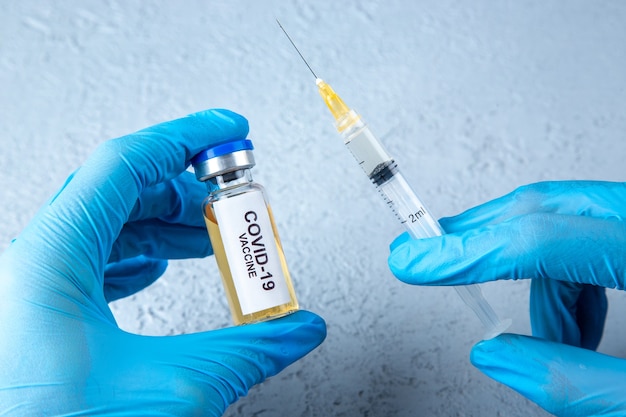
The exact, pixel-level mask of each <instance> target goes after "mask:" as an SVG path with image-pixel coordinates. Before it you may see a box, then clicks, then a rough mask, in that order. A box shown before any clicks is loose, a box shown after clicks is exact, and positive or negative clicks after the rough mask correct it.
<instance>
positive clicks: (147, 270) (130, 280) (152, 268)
mask: <svg viewBox="0 0 626 417" xmlns="http://www.w3.org/2000/svg"><path fill="white" fill-rule="evenodd" d="M166 268H167V260H165V259H154V258H148V257H146V256H137V257H134V258H129V259H124V260H123V261H120V262H114V263H109V264H107V266H106V267H105V268H104V297H105V299H106V301H107V302H108V303H110V302H111V301H115V300H118V299H120V298H125V297H128V296H130V295H133V294H135V293H136V292H139V291H141V290H143V289H144V288H146V287H147V286H149V285H150V284H152V283H153V282H154V281H156V280H157V279H158V278H159V277H160V276H161V275H163V273H164V272H165V269H166Z"/></svg>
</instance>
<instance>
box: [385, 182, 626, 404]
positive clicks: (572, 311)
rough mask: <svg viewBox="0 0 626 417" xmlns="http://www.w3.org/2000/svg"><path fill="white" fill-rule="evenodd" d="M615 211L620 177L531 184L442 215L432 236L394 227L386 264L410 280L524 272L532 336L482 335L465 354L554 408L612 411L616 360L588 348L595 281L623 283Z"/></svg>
mask: <svg viewBox="0 0 626 417" xmlns="http://www.w3.org/2000/svg"><path fill="white" fill-rule="evenodd" d="M625 218H626V184H624V183H610V182H594V181H570V182H546V183H538V184H532V185H529V186H525V187H521V188H519V189H518V190H516V191H514V192H513V193H511V194H509V195H506V196H504V197H501V198H499V199H496V200H493V201H491V202H488V203H486V204H483V205H481V206H478V207H475V208H473V209H471V210H468V211H467V212H465V213H462V214H460V215H458V216H455V217H451V218H444V219H442V220H441V225H442V226H443V228H444V230H446V231H447V233H449V234H447V235H444V236H442V237H435V238H429V239H422V240H411V239H409V238H408V236H406V235H403V236H400V237H399V238H398V239H396V241H394V242H393V243H392V245H391V247H392V252H391V254H390V256H389V266H390V268H391V271H392V272H393V273H394V275H396V277H398V278H399V279H400V280H402V281H404V282H407V283H410V284H418V285H464V284H474V283H481V282H486V281H493V280H499V279H521V278H532V279H533V281H532V284H531V308H530V312H531V321H532V327H533V334H534V335H535V336H536V337H527V336H520V335H511V334H504V335H501V336H498V337H496V338H495V339H491V340H487V341H482V342H480V343H478V344H477V345H476V346H475V347H474V348H473V350H472V354H471V360H472V362H473V363H474V365H475V366H477V367H478V368H479V369H480V370H482V371H483V372H485V373H486V374H487V375H489V376H490V377H492V378H494V379H496V380H498V381H500V382H502V383H504V384H506V385H508V386H510V387H511V388H513V389H515V390H517V391H518V392H520V393H521V394H523V395H524V396H526V397H528V398H529V399H531V400H532V401H534V402H536V403H537V404H539V405H540V406H541V407H543V408H544V409H546V410H547V411H549V412H551V413H554V414H556V415H559V416H592V415H593V416H605V415H606V416H608V415H620V416H621V415H625V414H626V395H624V390H623V382H624V381H625V380H626V361H625V360H623V359H617V358H613V357H609V356H606V355H602V354H599V353H596V352H593V351H592V350H588V349H595V348H596V347H597V345H598V343H599V342H600V338H601V336H602V331H603V326H604V319H605V316H606V310H607V303H606V296H605V294H604V288H617V289H620V290H623V289H624V288H625V287H626V222H625V221H624V219H625ZM538 337H540V338H541V339H539V338H538ZM546 339H548V340H549V341H548V340H546ZM585 348H586V349H585Z"/></svg>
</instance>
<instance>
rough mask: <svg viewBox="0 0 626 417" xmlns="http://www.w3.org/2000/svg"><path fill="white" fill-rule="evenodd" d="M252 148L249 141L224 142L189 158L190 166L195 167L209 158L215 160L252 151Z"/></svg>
mask: <svg viewBox="0 0 626 417" xmlns="http://www.w3.org/2000/svg"><path fill="white" fill-rule="evenodd" d="M253 149H254V146H253V145H252V141H251V140H250V139H241V140H235V141H233V142H226V143H222V144H219V145H216V146H214V147H212V148H206V149H204V150H202V151H200V153H199V154H197V155H196V156H194V157H193V158H191V164H192V165H194V166H195V165H196V164H199V163H201V162H204V161H206V160H208V159H211V158H217V157H218V156H222V155H226V154H229V153H233V152H237V151H245V150H249V151H251V150H253Z"/></svg>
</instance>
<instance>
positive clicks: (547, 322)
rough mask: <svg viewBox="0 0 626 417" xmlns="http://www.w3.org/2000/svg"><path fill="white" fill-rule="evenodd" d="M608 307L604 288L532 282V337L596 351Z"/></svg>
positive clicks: (548, 280)
mask: <svg viewBox="0 0 626 417" xmlns="http://www.w3.org/2000/svg"><path fill="white" fill-rule="evenodd" d="M607 307H608V305H607V300H606V294H605V289H604V288H603V287H597V286H593V285H589V284H577V283H572V282H563V281H556V280H551V279H533V280H532V283H531V287H530V321H531V325H532V329H533V335H534V336H537V337H540V338H543V339H548V340H551V341H554V342H559V343H565V344H568V345H572V346H577V347H583V348H585V349H591V350H595V349H596V348H597V347H598V345H599V344H600V339H601V338H602V333H603V330H604V321H605V318H606V313H607Z"/></svg>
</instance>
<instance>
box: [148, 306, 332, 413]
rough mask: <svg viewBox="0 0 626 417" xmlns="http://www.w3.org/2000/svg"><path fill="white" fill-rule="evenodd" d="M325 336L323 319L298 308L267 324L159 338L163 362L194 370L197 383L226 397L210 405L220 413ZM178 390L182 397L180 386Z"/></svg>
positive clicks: (210, 407)
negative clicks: (211, 388)
mask: <svg viewBox="0 0 626 417" xmlns="http://www.w3.org/2000/svg"><path fill="white" fill-rule="evenodd" d="M325 337H326V324H325V322H324V320H323V319H322V318H321V317H319V316H317V315H316V314H313V313H311V312H308V311H298V312H295V313H293V314H290V315H288V316H286V317H283V318H279V319H275V320H271V321H267V322H262V323H257V324H250V325H246V326H238V327H231V328H226V329H220V330H215V331H210V332H204V333H196V334H188V335H181V336H174V337H166V338H160V339H159V340H156V342H157V343H158V346H159V347H158V352H160V354H165V355H166V358H164V360H165V361H167V362H168V363H171V364H172V365H173V366H176V367H178V368H180V370H181V372H184V373H189V372H191V373H193V374H194V378H195V384H196V385H197V386H198V387H201V386H206V387H214V389H215V390H216V391H217V392H218V393H219V395H220V396H221V399H222V401H219V402H218V403H211V404H206V407H207V411H208V413H207V414H208V415H221V414H222V413H223V412H224V410H225V409H226V408H227V407H228V406H229V405H230V404H232V403H233V402H235V401H236V400H237V399H238V398H239V397H241V396H243V395H246V393H247V392H248V390H249V389H250V388H251V387H252V386H253V385H255V384H258V383H260V382H262V381H263V380H265V379H266V378H268V377H270V376H273V375H276V374H277V373H279V372H280V371H281V370H283V369H284V368H285V367H287V366H288V365H290V364H292V363H293V362H295V361H296V360H298V359H300V358H302V357H303V356H305V355H306V354H307V353H309V352H310V351H312V350H313V349H315V348H316V347H317V346H318V345H319V344H320V343H322V341H323V340H324V338H325ZM179 393H180V394H181V395H184V394H183V393H182V390H180V391H179ZM194 395H195V394H194ZM183 400H184V399H183Z"/></svg>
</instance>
